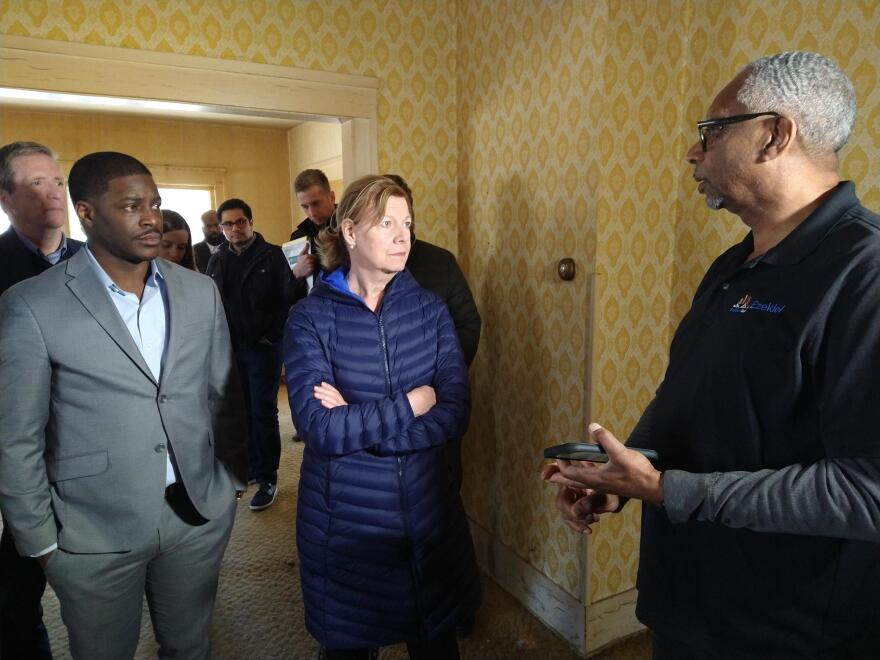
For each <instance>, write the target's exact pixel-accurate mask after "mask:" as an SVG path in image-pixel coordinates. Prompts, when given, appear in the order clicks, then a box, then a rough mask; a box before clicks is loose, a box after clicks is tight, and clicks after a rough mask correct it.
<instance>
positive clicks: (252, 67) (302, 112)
mask: <svg viewBox="0 0 880 660" xmlns="http://www.w3.org/2000/svg"><path fill="white" fill-rule="evenodd" d="M0 86H3V87H12V88H18V89H28V90H39V91H46V92H62V93H72V94H88V95H95V96H114V97H123V98H133V99H143V100H156V101H172V102H181V103H194V104H198V105H200V106H204V108H203V112H207V113H214V114H226V115H229V114H235V115H246V116H253V117H282V116H283V117H289V118H296V119H300V120H312V121H332V122H338V123H340V124H341V129H342V159H343V162H342V167H343V175H344V182H345V184H346V185H348V184H349V183H350V182H351V181H353V180H355V179H357V178H358V177H361V176H363V175H365V174H375V173H377V172H378V169H379V147H378V131H377V119H376V117H377V111H378V108H377V106H378V103H377V95H378V92H377V90H378V87H379V81H378V80H377V79H376V78H372V77H369V76H356V75H349V74H343V73H331V72H326V71H313V70H310V69H298V68H293V67H283V66H275V65H272V64H256V63H252V62H239V61H236V60H222V59H215V58H210V57H197V56H193V55H176V54H171V53H156V52H152V51H144V50H134V49H130V48H115V47H110V46H93V45H88V44H77V43H68V42H64V41H52V40H48V39H34V38H31V37H17V36H4V37H3V42H2V45H0Z"/></svg>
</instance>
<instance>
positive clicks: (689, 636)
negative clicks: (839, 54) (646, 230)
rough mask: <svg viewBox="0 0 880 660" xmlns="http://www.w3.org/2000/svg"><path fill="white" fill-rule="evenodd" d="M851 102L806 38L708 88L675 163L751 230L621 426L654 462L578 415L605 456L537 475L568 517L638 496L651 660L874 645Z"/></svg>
mask: <svg viewBox="0 0 880 660" xmlns="http://www.w3.org/2000/svg"><path fill="white" fill-rule="evenodd" d="M855 110H856V103H855V92H854V90H853V87H852V83H851V82H850V81H849V79H848V78H847V77H846V75H845V74H844V73H843V72H842V71H841V70H840V69H839V68H838V67H837V66H836V65H835V64H834V63H833V62H831V61H830V60H828V59H826V58H824V57H822V56H820V55H816V54H813V53H803V52H800V53H783V54H780V55H774V56H771V57H767V58H762V59H760V60H757V61H756V62H753V63H752V64H750V65H748V66H747V67H746V68H745V69H743V70H742V71H741V72H740V73H739V74H738V75H737V76H736V78H734V80H733V81H732V82H731V83H730V84H729V85H728V86H727V87H725V88H724V89H723V90H722V91H721V92H720V93H719V94H718V96H717V97H716V98H715V100H714V102H713V103H712V105H711V106H710V107H709V113H708V117H709V119H707V120H705V121H702V122H699V123H698V125H697V126H698V130H699V134H700V140H699V142H697V143H695V144H694V145H693V146H692V147H691V148H690V150H689V151H688V153H687V160H688V162H689V163H691V164H692V165H693V166H694V178H695V179H696V180H697V181H698V183H699V191H700V192H701V193H702V194H703V195H705V197H706V202H707V204H708V205H709V206H710V207H711V208H713V209H719V208H725V209H727V210H729V211H730V212H732V213H735V214H736V215H738V216H739V217H740V218H741V219H742V221H743V222H744V223H745V224H746V225H747V226H748V227H749V228H750V229H751V233H750V234H749V235H748V236H747V237H746V238H745V240H744V241H742V242H741V243H740V244H738V245H736V246H734V247H732V248H730V249H729V250H728V251H727V252H725V253H724V254H722V255H721V256H720V257H719V258H718V259H717V260H716V261H715V263H714V264H712V266H711V267H710V269H709V271H708V272H707V273H706V276H705V277H704V278H703V281H702V283H701V284H700V286H699V288H698V289H697V292H696V295H695V297H694V301H693V305H692V307H691V309H690V311H689V312H688V314H687V315H686V316H685V318H684V319H683V320H682V322H681V324H680V326H679V328H678V330H677V332H676V334H675V337H674V339H673V342H672V347H671V350H670V357H669V367H668V369H667V371H666V376H665V379H664V381H663V383H662V384H661V385H660V387H659V389H658V390H657V394H656V397H655V399H654V401H653V402H652V403H651V404H650V405H649V407H648V409H647V410H646V411H645V413H644V414H643V416H642V418H641V420H640V421H639V423H638V425H637V426H636V429H635V431H634V432H633V434H632V436H631V437H630V443H631V444H632V445H634V446H642V447H651V448H654V449H656V450H657V451H658V452H659V454H660V462H661V465H660V468H661V469H662V471H658V470H657V469H654V467H652V466H651V464H650V463H649V462H648V461H647V459H645V458H644V457H642V456H641V455H640V454H638V453H636V452H634V451H632V450H630V449H626V448H625V447H624V446H623V445H621V444H620V443H619V442H618V441H617V440H616V439H615V438H614V436H613V435H612V434H611V433H610V432H608V431H607V430H605V429H603V428H602V427H600V426H599V425H594V424H591V426H590V432H591V436H592V438H593V440H594V441H597V442H599V443H600V444H601V445H602V446H603V447H604V449H605V450H606V452H607V453H608V454H609V456H610V457H611V458H610V461H609V462H608V463H607V464H606V465H604V466H602V467H597V466H595V465H591V464H588V463H583V464H581V463H567V462H565V461H559V462H558V465H552V466H547V467H546V468H545V470H544V477H545V479H549V480H550V481H554V482H556V483H559V484H561V488H560V493H559V496H558V500H557V502H558V504H559V507H560V510H561V512H562V515H563V519H564V520H565V521H566V523H567V524H568V525H569V526H570V527H572V528H573V529H576V530H578V531H581V532H588V531H589V526H590V525H591V524H592V523H593V522H595V521H596V520H597V519H598V516H599V515H600V514H602V513H604V512H608V511H614V510H617V509H618V508H619V507H620V506H621V504H622V501H624V500H622V498H626V497H635V498H638V499H641V500H643V501H644V502H645V503H646V505H645V506H644V507H643V518H642V545H641V561H640V566H639V576H638V588H639V601H638V606H637V609H636V614H637V616H638V617H639V619H640V620H641V621H642V622H643V623H645V624H646V625H647V626H648V627H649V628H650V629H651V630H652V631H653V633H654V648H655V656H654V657H655V658H676V659H681V658H701V659H704V658H773V659H777V658H820V657H821V658H835V659H837V658H841V659H842V658H868V657H876V656H877V654H878V649H880V607H878V606H877V594H878V593H880V430H878V429H880V383H878V377H880V216H877V215H876V214H874V213H872V212H871V211H868V210H867V209H865V208H864V207H863V206H861V204H860V203H859V201H858V199H857V198H856V196H855V189H854V186H853V184H852V183H851V182H848V181H844V182H841V181H840V180H839V175H838V172H837V169H838V155H837V154H838V151H839V150H840V149H841V148H842V147H843V146H844V144H845V143H846V141H847V139H848V138H849V135H850V132H851V130H852V125H853V122H854V119H855ZM582 489H592V490H588V491H585V490H582Z"/></svg>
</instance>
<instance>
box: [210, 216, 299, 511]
mask: <svg viewBox="0 0 880 660" xmlns="http://www.w3.org/2000/svg"><path fill="white" fill-rule="evenodd" d="M217 215H218V217H219V218H220V228H221V229H222V230H223V234H224V236H226V240H227V243H226V244H224V245H222V246H221V247H220V249H219V250H218V251H217V252H216V253H215V254H214V255H213V256H212V257H211V261H209V262H208V269H207V271H206V273H205V274H206V275H208V276H209V277H211V278H213V280H214V282H215V283H216V284H217V287H218V288H219V289H220V293H221V294H222V296H223V304H224V306H225V307H226V318H227V321H228V322H229V332H230V335H231V337H232V348H233V350H234V351H235V360H236V364H237V366H238V375H239V377H240V378H241V386H242V389H243V390H244V399H245V408H246V409H247V415H248V431H249V435H250V437H249V438H248V459H249V462H250V470H251V477H252V479H253V480H254V481H256V482H257V483H258V484H259V488H258V489H257V492H256V493H255V494H254V496H253V498H252V499H251V502H250V508H251V510H252V511H262V510H263V509H266V508H268V507H270V506H272V504H273V503H274V502H275V498H276V497H277V496H278V464H279V461H280V459H281V436H280V432H279V426H278V386H279V384H280V382H281V348H280V346H281V335H282V333H283V331H284V322H285V321H286V320H287V312H288V310H289V309H290V305H291V301H292V296H293V276H292V275H291V272H290V267H289V266H288V265H287V259H285V257H284V253H282V252H281V248H280V247H278V246H277V245H272V244H271V243H267V242H266V241H265V240H264V239H263V237H262V236H261V235H260V234H259V233H257V232H255V231H254V219H253V213H252V211H251V207H250V206H249V205H248V204H246V203H245V202H244V201H242V200H240V199H227V200H226V201H225V202H223V203H222V204H221V205H220V206H219V208H218V209H217Z"/></svg>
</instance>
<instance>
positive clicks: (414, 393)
mask: <svg viewBox="0 0 880 660" xmlns="http://www.w3.org/2000/svg"><path fill="white" fill-rule="evenodd" d="M406 398H407V399H409V405H410V407H411V408H412V411H413V415H415V416H416V417H419V416H421V415H424V414H425V413H426V412H428V411H429V410H430V409H431V408H433V407H434V404H435V403H437V393H436V392H435V391H434V388H433V387H431V386H430V385H422V386H421V387H417V388H416V389H414V390H410V391H409V392H407V394H406Z"/></svg>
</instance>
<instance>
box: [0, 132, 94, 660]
mask: <svg viewBox="0 0 880 660" xmlns="http://www.w3.org/2000/svg"><path fill="white" fill-rule="evenodd" d="M0 205H2V207H3V210H4V211H5V212H6V214H7V215H8V216H9V220H10V222H11V225H12V226H11V227H10V228H9V229H8V230H6V231H5V232H4V233H3V234H2V235H0V264H2V267H0V293H3V292H4V291H6V289H8V288H9V287H11V286H12V285H13V284H17V283H18V282H21V281H22V280H26V279H28V278H30V277H34V276H35V275H39V274H40V273H42V272H43V271H45V270H47V269H49V268H51V267H52V266H53V265H54V264H57V263H58V262H59V261H63V260H65V259H68V258H69V257H71V256H73V255H74V254H75V253H76V252H77V251H78V250H79V249H80V247H82V243H80V242H79V241H75V240H73V239H72V238H67V237H65V236H64V220H65V218H66V217H67V197H66V193H65V189H64V176H63V175H62V173H61V168H60V167H59V166H58V161H57V160H56V158H55V154H54V153H52V150H51V149H49V148H48V147H45V146H43V145H42V144H37V143H36V142H13V143H11V144H7V145H5V146H3V147H0ZM4 396H7V395H6V394H4ZM45 588H46V578H45V577H44V576H43V569H42V568H40V566H39V564H38V563H37V561H36V560H35V559H30V558H26V557H20V556H19V555H18V552H17V551H16V549H15V542H14V540H13V538H12V533H11V532H10V531H9V528H7V527H5V526H4V528H3V537H2V541H0V657H2V658H30V659H35V660H36V659H41V658H51V657H52V654H51V652H50V650H49V637H48V635H47V634H46V628H45V627H44V626H43V610H42V607H41V606H40V599H41V598H42V596H43V591H44V590H45Z"/></svg>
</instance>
